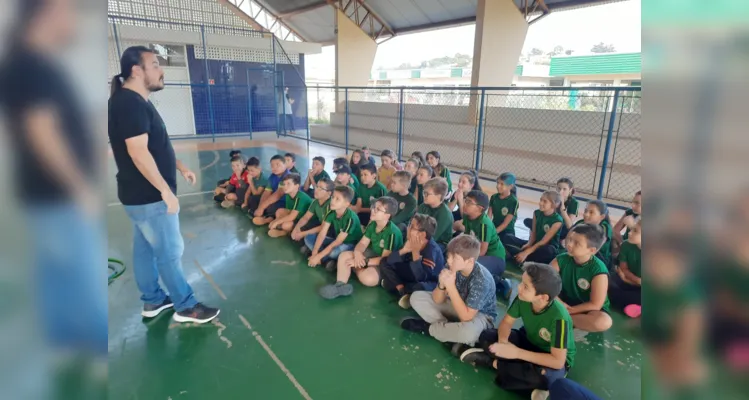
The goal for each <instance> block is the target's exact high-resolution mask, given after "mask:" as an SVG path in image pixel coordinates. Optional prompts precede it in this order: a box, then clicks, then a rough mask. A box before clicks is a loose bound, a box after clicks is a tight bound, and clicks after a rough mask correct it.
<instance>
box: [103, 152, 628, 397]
mask: <svg viewBox="0 0 749 400" xmlns="http://www.w3.org/2000/svg"><path fill="white" fill-rule="evenodd" d="M311 151H312V152H313V153H315V154H313V155H316V154H319V153H321V152H324V151H326V152H327V154H337V153H338V152H339V151H335V150H331V149H330V148H327V149H319V150H316V149H315V148H314V147H313V149H312V150H311ZM189 152H190V151H180V150H179V149H178V157H180V158H182V159H183V161H184V160H190V161H186V163H187V164H188V165H189V166H190V167H191V168H193V169H194V170H196V171H198V170H200V169H201V166H203V167H205V166H208V165H210V164H211V163H213V162H214V160H215V157H216V154H220V157H221V159H220V162H217V163H215V165H214V166H211V167H209V168H206V169H205V170H203V171H202V172H201V173H200V183H199V187H197V188H191V189H190V190H191V191H192V192H190V191H188V190H181V191H180V193H181V194H188V195H187V196H183V197H181V198H180V204H181V213H180V221H181V228H182V233H183V236H184V238H185V254H184V257H183V259H182V261H183V266H184V270H185V275H186V277H187V279H188V281H189V282H190V283H191V284H192V286H193V289H194V290H195V292H196V295H197V296H198V298H199V299H200V301H203V302H205V303H207V304H209V305H213V306H218V307H220V308H221V315H220V317H219V320H220V324H222V325H223V326H217V325H207V326H187V327H185V326H179V325H177V324H174V323H173V321H171V312H168V313H164V314H162V315H161V316H160V317H158V318H156V319H154V320H151V321H146V320H143V319H142V318H141V317H140V315H139V311H140V308H141V306H142V305H141V303H140V301H139V293H138V290H137V287H136V285H135V281H134V279H133V275H132V269H131V268H129V269H128V270H127V272H126V273H125V274H124V275H123V276H122V277H120V278H119V279H117V280H116V281H115V282H114V283H113V284H112V285H110V287H109V355H110V369H109V388H110V398H111V399H169V398H171V399H174V400H176V399H206V398H216V399H222V398H227V399H296V398H304V396H303V395H302V393H303V392H306V393H307V395H308V397H307V398H314V399H353V398H356V399H382V398H391V399H406V398H430V399H456V398H471V399H490V398H491V399H514V398H521V397H520V396H518V395H515V394H511V393H509V392H504V391H502V390H500V389H499V388H497V387H496V386H494V384H493V382H492V378H493V376H492V374H491V372H489V371H484V370H476V369H474V367H472V366H470V365H465V364H462V363H460V361H459V360H457V359H455V358H453V357H452V356H451V355H450V353H449V351H447V350H446V349H445V348H444V347H443V346H442V345H441V344H440V343H438V342H436V341H435V340H433V339H430V338H428V337H425V336H420V335H415V334H411V333H408V332H404V331H402V330H401V329H400V328H399V327H398V321H399V319H400V318H402V317H403V316H406V315H409V314H410V312H409V311H404V310H401V309H400V308H399V307H398V306H397V304H396V303H395V299H394V298H392V297H391V296H389V295H388V294H387V293H385V292H384V291H383V290H381V289H372V288H362V287H361V285H359V284H358V283H356V284H355V292H354V296H352V297H351V298H345V299H338V300H337V301H325V300H323V299H321V298H320V297H319V296H318V295H317V289H318V288H319V287H320V286H322V285H324V284H326V283H329V282H333V281H334V276H333V275H331V274H330V273H326V272H325V270H324V269H320V268H317V269H312V268H309V267H307V266H306V263H305V262H304V260H303V258H302V256H301V254H300V253H299V251H298V249H297V248H296V247H295V246H294V245H292V244H291V242H290V241H288V240H284V239H271V238H269V237H268V236H267V230H266V229H264V228H254V227H253V226H252V224H251V221H250V220H249V219H248V218H247V217H246V216H244V215H242V214H240V212H238V211H234V210H223V209H220V208H216V207H215V206H214V205H213V203H212V199H211V195H210V194H208V193H204V194H200V192H203V191H208V190H211V189H212V187H213V185H214V184H215V182H216V180H218V179H219V178H222V177H225V176H224V175H228V173H227V171H230V168H229V166H228V162H227V160H226V158H227V157H226V153H228V151H226V150H219V152H218V153H216V152H214V151H213V150H209V151H200V152H197V153H196V152H195V151H192V154H186V153H189ZM243 152H244V153H245V154H248V155H261V156H262V157H263V159H264V160H268V159H269V158H270V154H273V153H275V152H276V150H275V149H274V148H267V147H266V148H262V149H261V148H254V149H245V150H244V151H243ZM330 160H332V158H331V159H330ZM307 162H308V160H306V159H305V160H302V159H301V157H300V159H299V161H298V165H302V166H304V165H306V164H307ZM300 169H302V170H303V169H304V168H300ZM184 186H185V185H182V187H184ZM182 187H181V188H182ZM110 189H111V193H110V199H111V202H112V203H113V202H116V196H115V191H114V188H110ZM523 212H525V213H526V214H528V215H530V213H531V212H532V210H531V209H528V210H523ZM107 217H108V231H109V248H110V252H109V255H110V257H118V258H122V260H123V261H125V263H126V264H127V265H128V266H129V265H131V260H132V256H131V251H132V239H131V234H132V230H131V227H130V224H129V221H128V219H127V217H126V215H125V213H124V211H123V209H122V206H119V205H117V204H114V203H113V204H110V206H109V207H108V215H107ZM198 265H199V266H200V267H198ZM201 268H202V269H203V270H204V271H205V272H206V273H207V274H208V275H210V277H211V278H212V280H213V282H214V283H215V285H214V284H212V283H211V282H210V280H209V279H206V277H204V275H203V273H202V272H201ZM512 272H513V271H511V273H512ZM514 273H515V274H517V273H518V270H517V269H515V270H514ZM220 293H221V294H223V295H224V296H225V297H226V299H223V298H222V297H224V296H222V295H221V294H220ZM498 308H499V310H500V315H502V314H503V312H504V308H505V306H504V305H503V304H499V303H498ZM243 318H244V320H246V321H247V322H248V323H249V325H250V326H251V329H250V328H248V326H246V325H245V323H244V322H243V320H242V319H243ZM627 325H628V324H627V321H626V320H625V318H624V317H622V316H621V315H615V317H614V328H613V329H612V330H611V331H609V332H606V333H605V334H589V335H588V336H587V337H585V338H584V340H583V341H582V342H579V343H578V355H577V359H576V367H575V369H573V370H572V372H571V373H570V378H572V379H574V380H576V381H578V382H580V383H582V384H584V385H586V386H587V387H589V388H590V389H592V390H593V391H594V392H596V393H597V394H598V395H600V396H601V397H603V398H616V399H635V398H639V397H640V373H641V371H640V359H641V353H642V345H641V343H640V342H639V340H638V339H637V338H636V337H635V336H634V335H633V333H631V330H630V329H629V328H627ZM224 326H225V329H224ZM263 344H267V347H268V348H267V349H266V348H265V347H264V346H263ZM271 354H272V355H274V356H275V357H277V361H276V360H274V358H273V356H272V355H271ZM281 366H283V368H285V369H286V371H284V370H283V369H282V367H281ZM294 380H295V381H296V384H295V383H294Z"/></svg>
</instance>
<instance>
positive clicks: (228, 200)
mask: <svg viewBox="0 0 749 400" xmlns="http://www.w3.org/2000/svg"><path fill="white" fill-rule="evenodd" d="M231 172H232V174H231V177H230V178H229V179H227V180H226V181H225V182H223V183H221V184H219V185H218V187H216V189H215V190H214V191H213V194H214V196H213V200H214V201H215V202H216V203H219V204H221V206H222V207H224V208H229V207H233V206H234V203H235V201H236V200H237V194H236V191H237V188H239V187H240V185H241V182H242V181H245V178H246V171H245V168H244V159H243V158H242V156H241V155H238V156H234V158H232V159H231Z"/></svg>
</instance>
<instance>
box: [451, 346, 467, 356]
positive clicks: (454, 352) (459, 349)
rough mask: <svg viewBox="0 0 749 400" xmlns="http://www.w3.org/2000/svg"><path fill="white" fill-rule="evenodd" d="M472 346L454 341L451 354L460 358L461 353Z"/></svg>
mask: <svg viewBox="0 0 749 400" xmlns="http://www.w3.org/2000/svg"><path fill="white" fill-rule="evenodd" d="M470 348H471V346H469V345H467V344H463V343H453V344H452V346H450V354H452V355H454V356H455V357H458V358H460V355H461V354H463V352H464V351H466V350H469V349H470Z"/></svg>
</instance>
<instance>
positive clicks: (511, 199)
mask: <svg viewBox="0 0 749 400" xmlns="http://www.w3.org/2000/svg"><path fill="white" fill-rule="evenodd" d="M519 207H520V203H519V202H518V198H517V189H516V188H515V175H514V174H512V173H510V172H505V173H503V174H502V175H500V176H499V177H498V178H497V193H496V194H494V195H492V197H491V198H490V199H489V211H488V215H489V217H490V218H491V219H492V222H493V223H494V227H495V229H496V231H497V234H498V235H499V240H500V241H502V243H505V236H515V221H516V220H517V218H518V208H519Z"/></svg>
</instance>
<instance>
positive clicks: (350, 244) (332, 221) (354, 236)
mask: <svg viewBox="0 0 749 400" xmlns="http://www.w3.org/2000/svg"><path fill="white" fill-rule="evenodd" d="M352 198H354V191H353V189H351V188H350V187H348V186H336V188H335V189H334V190H333V198H332V199H331V200H330V211H329V212H328V215H326V216H325V221H323V223H322V228H321V229H320V232H319V233H317V234H312V235H308V236H307V237H305V238H304V244H306V245H307V247H308V248H309V249H311V250H312V253H311V255H310V257H309V260H308V262H307V265H309V266H310V267H316V266H318V265H321V264H322V263H325V269H326V270H328V271H333V270H334V269H335V267H336V260H338V256H339V255H340V254H341V253H343V252H344V251H351V250H353V249H354V246H355V245H356V244H357V243H359V240H360V239H361V237H362V230H361V223H360V222H359V217H357V216H356V213H355V212H353V211H352V210H351V209H350V208H349V205H350V204H351V199H352ZM331 227H332V228H333V232H332V233H331V237H328V236H326V235H327V234H328V230H329V229H330V228H331Z"/></svg>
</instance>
